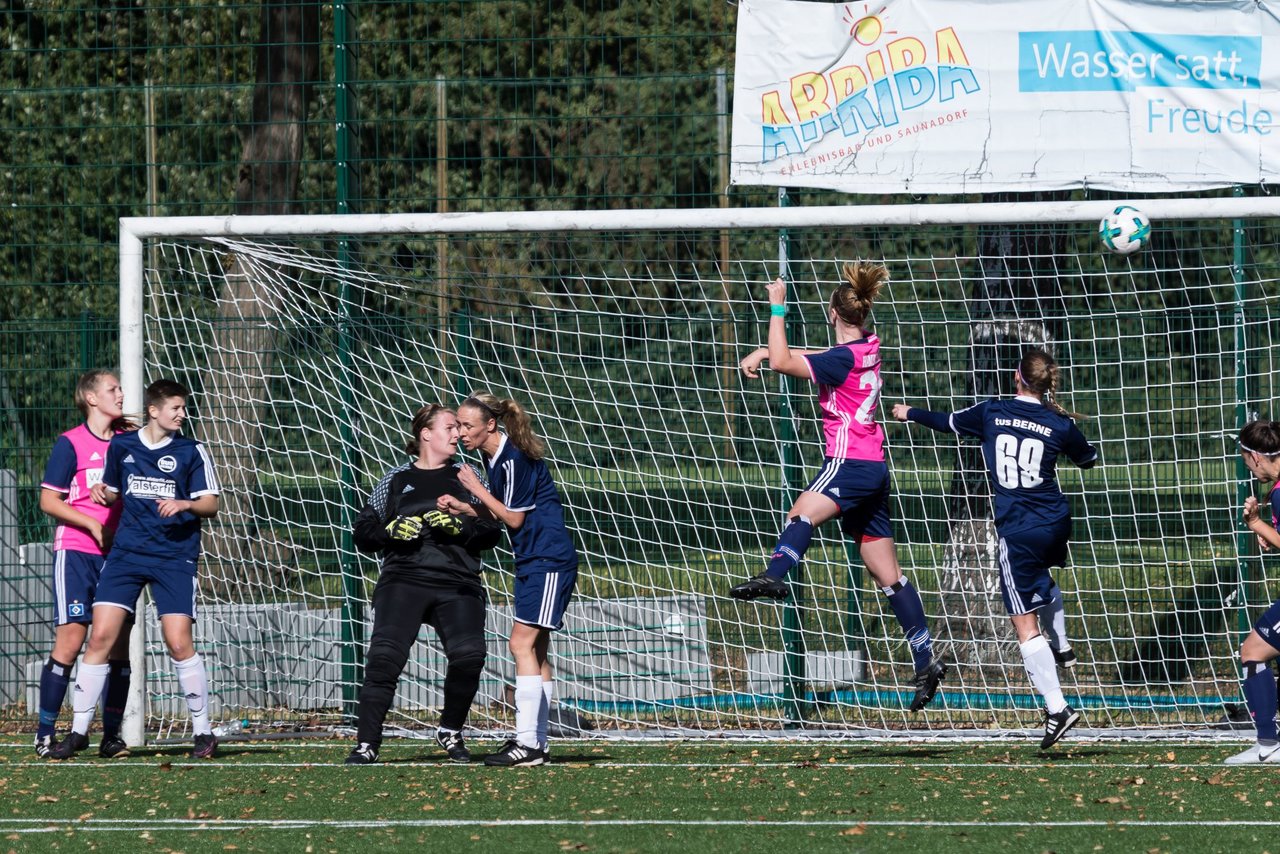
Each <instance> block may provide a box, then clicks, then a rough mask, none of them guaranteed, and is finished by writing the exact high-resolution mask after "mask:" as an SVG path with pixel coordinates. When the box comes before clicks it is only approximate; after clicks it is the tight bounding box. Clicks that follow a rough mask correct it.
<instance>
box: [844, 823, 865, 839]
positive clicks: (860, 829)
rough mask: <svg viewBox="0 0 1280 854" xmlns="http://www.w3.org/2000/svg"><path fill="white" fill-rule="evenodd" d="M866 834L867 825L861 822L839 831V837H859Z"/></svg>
mask: <svg viewBox="0 0 1280 854" xmlns="http://www.w3.org/2000/svg"><path fill="white" fill-rule="evenodd" d="M866 832H867V823H866V822H861V823H859V824H856V825H854V826H853V827H850V828H848V829H846V830H842V831H840V835H841V836H861V835H862V834H864V833H866Z"/></svg>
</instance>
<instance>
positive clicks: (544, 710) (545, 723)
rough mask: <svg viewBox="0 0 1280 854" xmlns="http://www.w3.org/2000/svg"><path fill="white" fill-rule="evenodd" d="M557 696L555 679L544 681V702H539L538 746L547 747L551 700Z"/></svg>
mask: <svg viewBox="0 0 1280 854" xmlns="http://www.w3.org/2000/svg"><path fill="white" fill-rule="evenodd" d="M555 697H556V683H555V682H554V681H551V682H546V681H544V682H543V683H542V702H541V703H539V704H538V747H540V748H542V749H543V750H546V749H547V729H548V727H549V721H550V719H551V701H552V700H554V699H555Z"/></svg>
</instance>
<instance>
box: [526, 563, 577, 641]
mask: <svg viewBox="0 0 1280 854" xmlns="http://www.w3.org/2000/svg"><path fill="white" fill-rule="evenodd" d="M577 583H578V570H577V569H576V568H575V567H566V568H565V569H561V570H558V571H556V572H529V573H521V572H520V570H516V597H515V606H516V607H515V619H516V622H517V623H525V624H526V625H530V626H537V627H538V628H542V629H552V630H558V629H561V628H564V612H565V609H567V608H568V607H569V599H570V597H572V596H573V588H574V585H576V584H577Z"/></svg>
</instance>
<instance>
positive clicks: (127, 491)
mask: <svg viewBox="0 0 1280 854" xmlns="http://www.w3.org/2000/svg"><path fill="white" fill-rule="evenodd" d="M102 483H103V485H105V486H106V487H107V489H110V490H111V491H112V492H116V493H123V494H122V495H121V497H120V499H119V500H121V501H123V502H124V510H123V512H122V513H121V516H120V527H119V529H118V530H117V531H116V537H115V540H114V541H113V543H112V545H111V553H112V554H115V553H116V552H128V553H129V555H130V559H131V560H132V561H133V562H135V563H141V564H143V565H148V566H156V567H163V568H172V569H181V570H184V571H187V572H190V573H192V574H195V571H196V558H197V557H199V556H200V517H199V516H196V515H195V514H194V513H190V512H184V513H178V514H177V515H174V516H170V517H168V518H163V517H161V515H160V510H159V506H158V504H159V501H160V499H162V498H176V499H181V500H187V499H196V498H199V497H200V496H202V495H217V494H218V479H217V477H216V476H215V475H214V471H213V460H211V459H210V458H209V452H208V451H207V450H205V447H204V445H202V444H200V443H199V442H197V441H196V440H194V439H189V438H187V437H186V436H183V435H182V434H181V433H173V434H171V435H169V436H166V437H165V438H164V439H163V440H161V441H160V442H159V443H158V444H156V445H149V444H147V441H146V439H145V438H144V436H143V431H142V430H135V431H133V432H130V433H121V434H119V435H117V436H116V437H115V438H113V439H112V440H111V444H110V445H109V446H108V447H107V463H106V466H104V468H103V471H102Z"/></svg>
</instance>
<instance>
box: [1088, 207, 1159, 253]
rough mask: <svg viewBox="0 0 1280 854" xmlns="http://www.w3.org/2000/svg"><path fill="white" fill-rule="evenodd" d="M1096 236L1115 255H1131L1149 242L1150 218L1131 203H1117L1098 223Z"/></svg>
mask: <svg viewBox="0 0 1280 854" xmlns="http://www.w3.org/2000/svg"><path fill="white" fill-rule="evenodd" d="M1098 236H1099V237H1101V238H1102V245H1104V246H1106V247H1107V248H1108V249H1110V250H1111V251H1112V252H1114V253H1116V254H1117V255H1132V254H1133V253H1134V252H1137V251H1138V250H1139V249H1142V248H1144V247H1145V246H1146V245H1147V244H1148V243H1150V242H1151V220H1149V219H1147V215H1146V214H1144V213H1143V212H1142V211H1140V210H1138V209H1137V208H1135V207H1134V206H1133V205H1117V206H1116V208H1115V210H1113V211H1111V212H1110V213H1109V214H1107V215H1106V216H1104V217H1103V218H1102V222H1100V223H1098Z"/></svg>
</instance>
